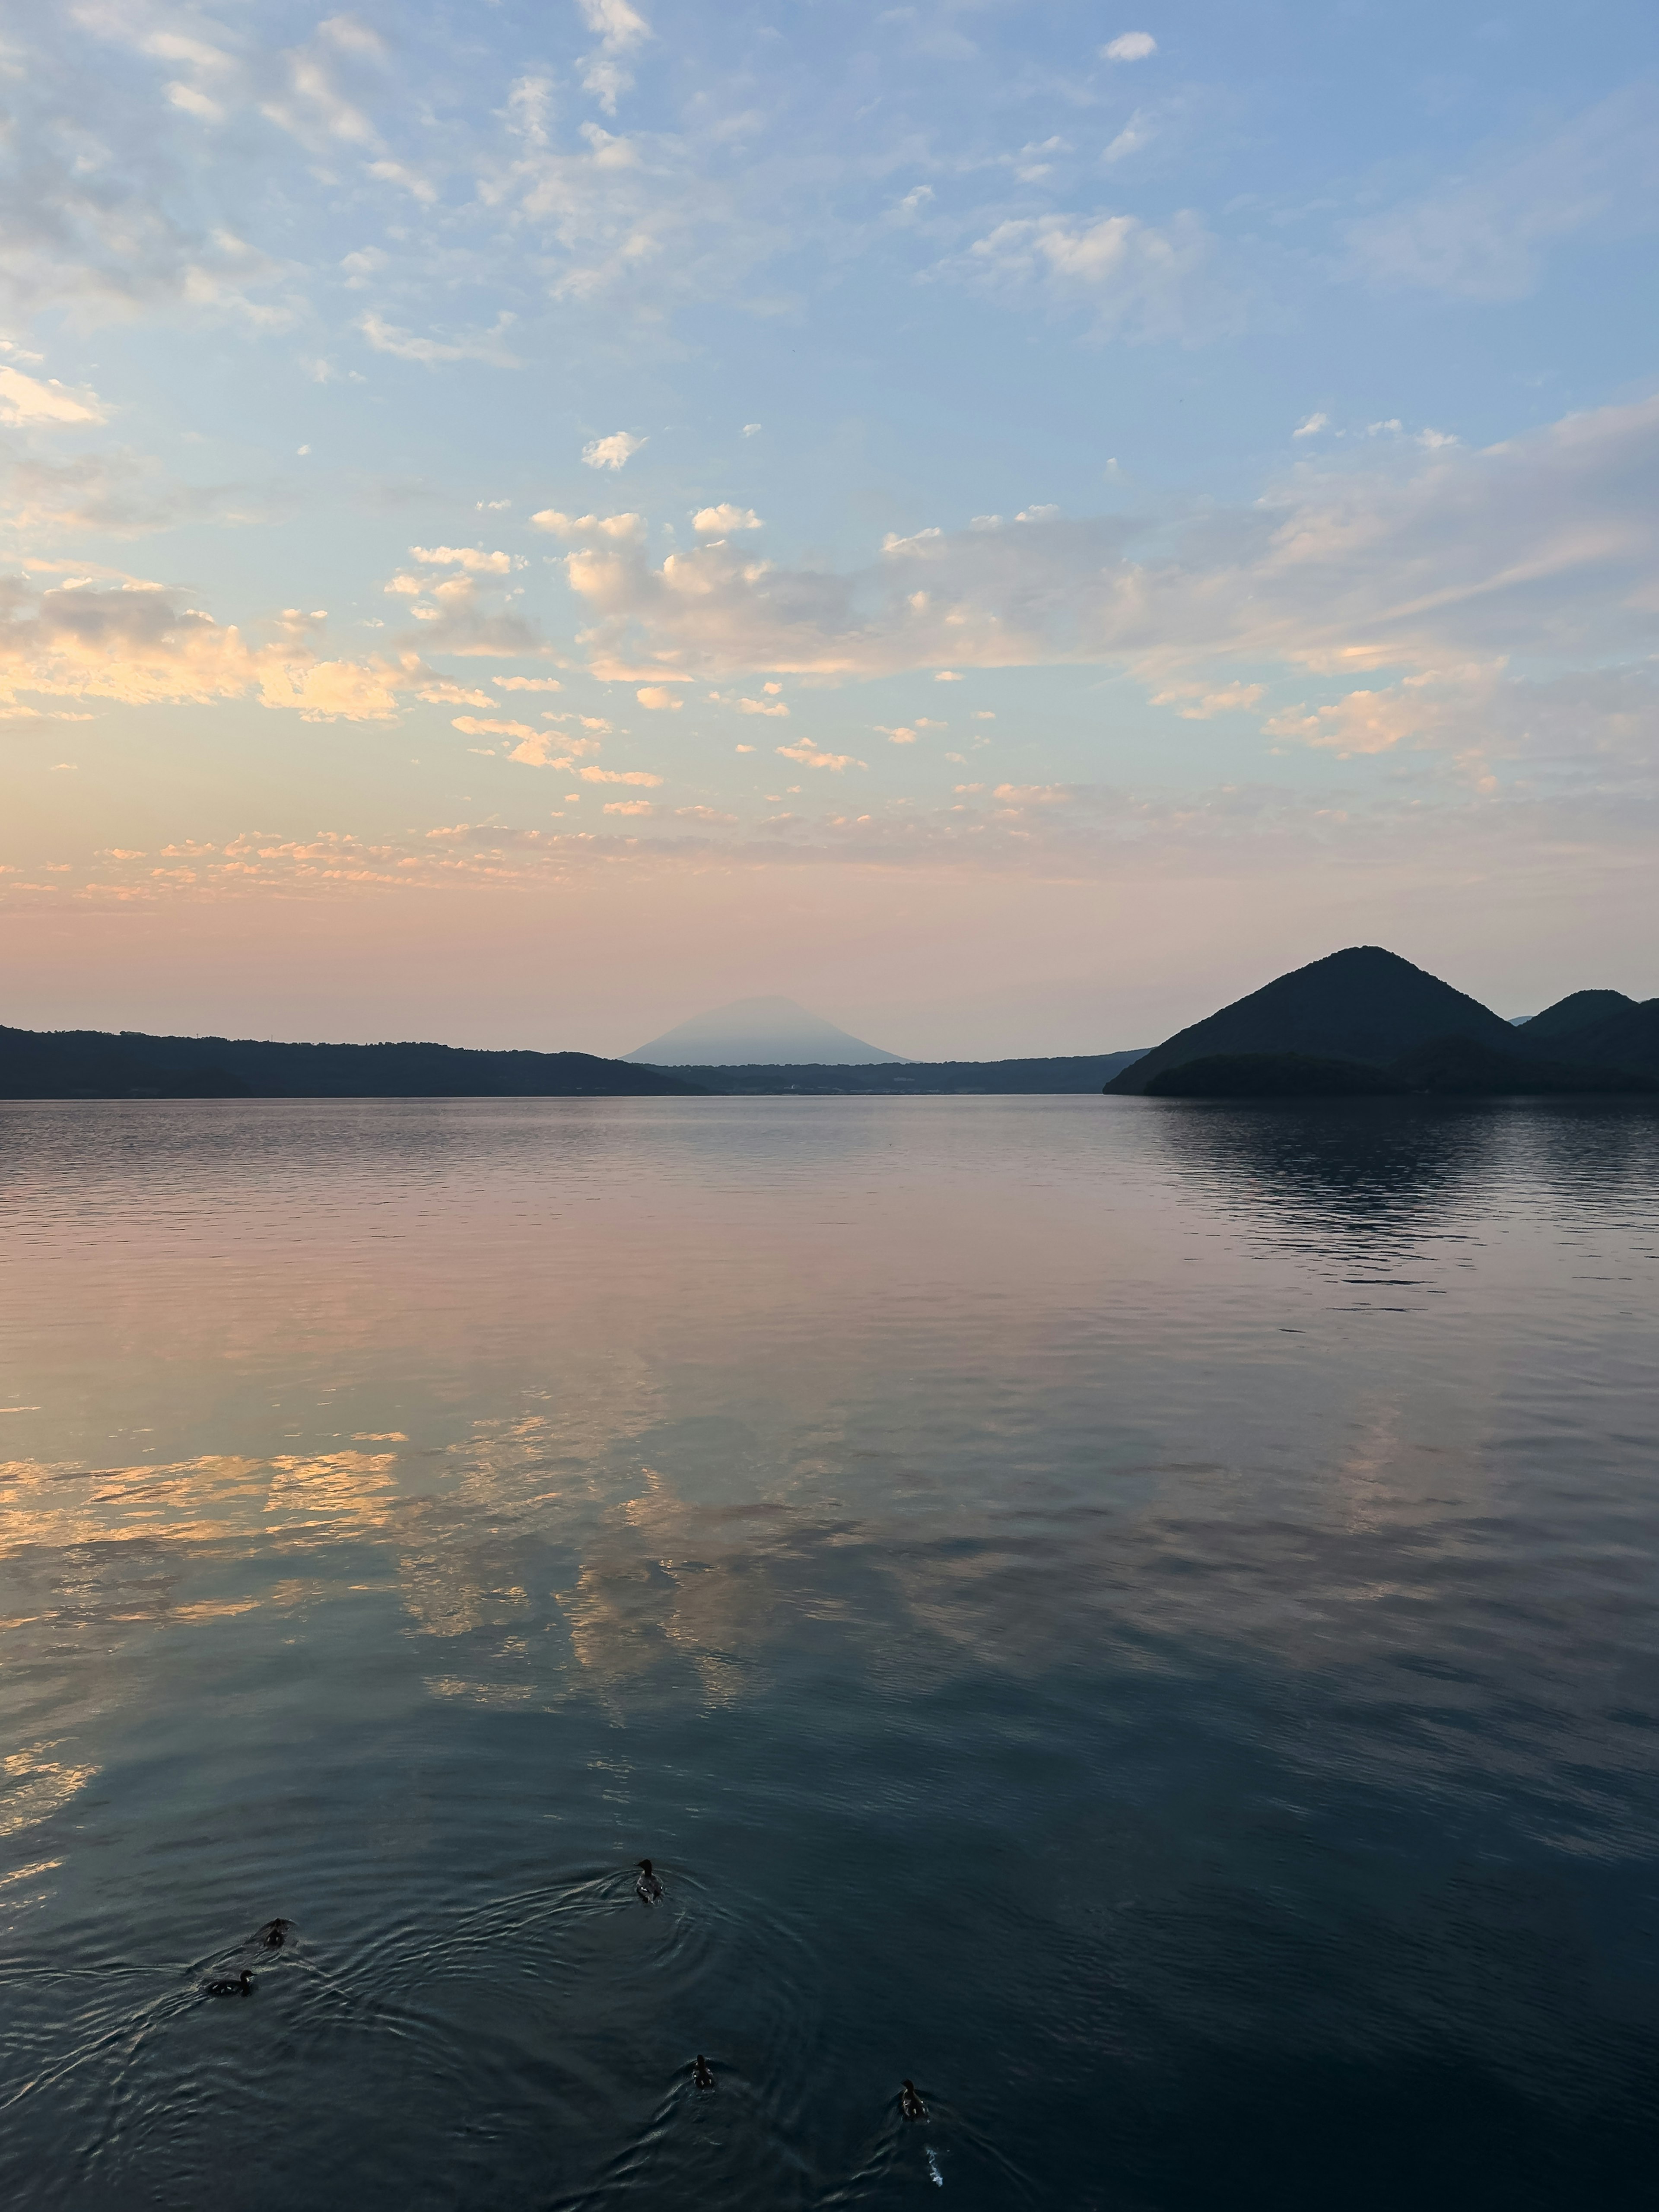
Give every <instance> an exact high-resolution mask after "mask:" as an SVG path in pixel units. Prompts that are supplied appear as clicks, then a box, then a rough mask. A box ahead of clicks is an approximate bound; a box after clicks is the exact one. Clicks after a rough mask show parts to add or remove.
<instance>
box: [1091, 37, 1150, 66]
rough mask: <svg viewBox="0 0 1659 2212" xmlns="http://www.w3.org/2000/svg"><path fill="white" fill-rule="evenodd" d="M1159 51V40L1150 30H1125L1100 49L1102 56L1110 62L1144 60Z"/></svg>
mask: <svg viewBox="0 0 1659 2212" xmlns="http://www.w3.org/2000/svg"><path fill="white" fill-rule="evenodd" d="M1100 52H1101V58H1102V59H1103V61H1109V62H1144V61H1145V60H1146V58H1147V57H1148V56H1149V55H1152V54H1155V53H1156V52H1158V40H1156V39H1155V38H1154V37H1153V36H1152V33H1151V32H1150V31H1125V32H1124V33H1122V35H1121V37H1119V38H1115V39H1114V40H1112V42H1111V44H1110V45H1109V46H1103V47H1102V48H1101V50H1100Z"/></svg>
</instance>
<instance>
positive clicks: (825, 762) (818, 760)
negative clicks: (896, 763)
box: [775, 738, 869, 775]
mask: <svg viewBox="0 0 1659 2212" xmlns="http://www.w3.org/2000/svg"><path fill="white" fill-rule="evenodd" d="M775 750H776V751H778V752H779V753H781V755H782V756H783V757H784V759H785V760H792V761H799V763H800V764H801V766H802V767H803V768H827V769H834V770H835V772H836V775H840V774H841V772H842V769H847V768H867V767H868V766H869V763H868V762H867V761H861V760H854V758H853V756H852V755H851V754H850V753H826V752H821V751H820V750H818V748H817V745H814V744H808V743H807V742H806V740H805V738H803V739H802V740H801V742H800V744H798V745H779V746H777V747H775Z"/></svg>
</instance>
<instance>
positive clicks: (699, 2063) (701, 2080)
mask: <svg viewBox="0 0 1659 2212" xmlns="http://www.w3.org/2000/svg"><path fill="white" fill-rule="evenodd" d="M691 2079H692V2080H693V2081H695V2082H696V2086H697V2087H698V2088H699V2089H712V2088H713V2087H714V2068H713V2067H712V2066H711V2065H710V2064H709V2063H708V2060H707V2059H706V2058H705V2057H703V2055H702V2051H699V2052H698V2053H697V2057H696V2064H695V2065H694V2066H693V2067H692V2069H691Z"/></svg>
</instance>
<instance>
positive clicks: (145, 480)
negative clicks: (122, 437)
mask: <svg viewBox="0 0 1659 2212" xmlns="http://www.w3.org/2000/svg"><path fill="white" fill-rule="evenodd" d="M5 474H6V480H7V482H6V489H7V494H8V499H7V506H8V513H7V516H6V520H7V521H8V523H9V525H10V526H11V527H12V528H13V529H14V530H20V531H32V532H41V531H51V532H54V533H58V532H62V533H70V532H76V533H78V532H84V531H93V532H98V533H99V534H100V535H102V536H108V537H116V538H137V537H142V536H143V535H144V534H145V533H147V532H150V531H155V530H171V529H173V528H174V527H176V526H178V525H179V524H180V523H186V522H219V523H228V524H232V525H240V524H247V523H254V522H269V521H271V520H276V519H277V518H278V517H279V516H281V515H282V514H283V513H286V512H287V511H288V507H289V501H288V497H287V495H286V494H285V493H284V492H283V490H282V489H280V488H274V489H273V488H270V487H266V488H264V489H261V490H259V491H258V492H255V491H252V490H250V489H248V488H247V487H246V486H240V485H234V484H187V483H179V482H178V481H177V480H176V479H174V478H172V477H168V476H167V474H166V472H165V471H163V469H162V467H161V464H160V462H159V461H157V460H155V459H154V458H153V456H151V455H149V454H148V453H131V452H129V451H127V450H125V448H123V447H105V448H104V449H103V451H101V452H100V453H84V454H82V455H81V456H80V457H79V458H78V459H75V460H72V461H66V462H53V461H45V460H38V459H31V460H20V461H15V462H14V463H12V464H11V465H10V467H9V469H7V470H6V471H5Z"/></svg>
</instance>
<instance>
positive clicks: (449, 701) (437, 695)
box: [415, 682, 495, 707]
mask: <svg viewBox="0 0 1659 2212" xmlns="http://www.w3.org/2000/svg"><path fill="white" fill-rule="evenodd" d="M415 696H416V698H417V699H422V700H424V701H425V702H426V703H427V705H428V707H493V706H494V705H495V701H494V700H493V699H492V698H491V697H490V696H489V692H488V691H469V690H466V688H465V685H463V684H450V683H447V682H441V683H437V684H422V686H421V688H420V690H418V691H417V692H416V694H415Z"/></svg>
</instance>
